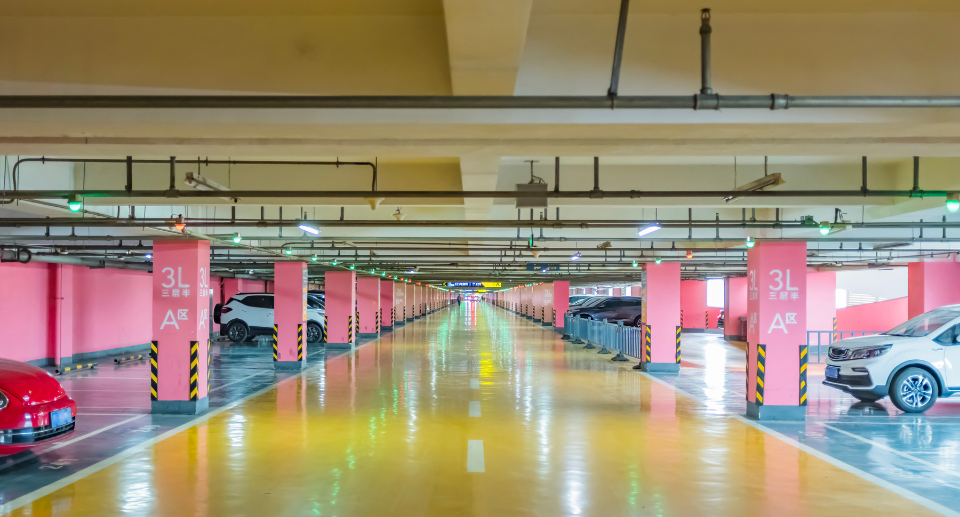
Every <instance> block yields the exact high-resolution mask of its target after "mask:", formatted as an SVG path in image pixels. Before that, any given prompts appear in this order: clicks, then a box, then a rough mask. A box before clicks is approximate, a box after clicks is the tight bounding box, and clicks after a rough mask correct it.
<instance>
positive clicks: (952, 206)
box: [947, 192, 960, 212]
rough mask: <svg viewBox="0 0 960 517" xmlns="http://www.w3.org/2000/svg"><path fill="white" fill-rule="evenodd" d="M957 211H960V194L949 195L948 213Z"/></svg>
mask: <svg viewBox="0 0 960 517" xmlns="http://www.w3.org/2000/svg"><path fill="white" fill-rule="evenodd" d="M957 210H960V193H957V192H954V193H952V194H947V211H949V212H956V211H957Z"/></svg>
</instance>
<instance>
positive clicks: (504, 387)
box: [13, 303, 935, 517]
mask: <svg viewBox="0 0 960 517" xmlns="http://www.w3.org/2000/svg"><path fill="white" fill-rule="evenodd" d="M704 339H706V338H704ZM714 344H716V345H717V347H719V348H711V346H712V345H714ZM701 345H702V346H700V347H699V351H695V350H694V349H696V348H698V347H697V346H694V343H692V342H691V345H690V347H689V354H688V353H687V350H688V349H685V357H688V358H689V359H690V361H691V365H690V366H688V367H687V368H685V369H684V372H683V373H682V374H681V375H679V376H664V377H657V378H655V377H652V376H647V375H644V374H640V373H639V372H637V371H634V370H632V369H630V366H631V365H632V364H634V363H613V362H611V361H610V360H609V356H603V355H598V354H597V353H596V351H593V352H591V351H587V350H582V349H580V348H579V347H576V346H573V345H570V344H568V343H566V342H564V341H561V340H560V338H559V335H557V334H555V333H554V332H552V330H550V329H544V328H542V327H540V326H539V325H534V324H533V323H531V322H529V321H528V320H526V319H523V318H521V317H519V316H517V315H515V314H513V313H509V312H506V311H504V310H501V309H498V308H494V307H490V306H488V305H483V304H473V303H465V304H464V305H463V306H462V307H460V308H456V306H454V308H452V309H448V310H441V311H438V312H435V313H433V314H431V315H430V316H428V317H426V318H424V319H422V320H418V321H416V322H412V323H409V324H407V325H406V326H405V327H400V328H399V329H398V330H396V331H395V332H393V333H390V334H386V335H385V336H383V337H382V338H381V339H380V340H378V341H375V342H372V343H370V344H367V345H365V346H363V347H361V348H359V349H358V350H357V351H355V352H353V353H350V354H344V355H340V356H337V357H333V356H331V357H329V358H327V360H326V361H325V362H323V363H321V364H319V365H318V366H316V367H314V368H312V369H310V370H307V371H305V372H304V373H303V374H301V375H297V376H293V377H290V378H287V379H284V380H280V383H279V385H278V386H276V388H274V389H270V390H268V391H266V392H264V393H263V394H262V395H259V396H255V397H252V398H250V399H249V400H246V401H245V402H243V403H241V404H239V405H237V406H235V407H229V406H227V409H224V410H220V411H219V412H217V411H214V412H212V413H211V414H212V416H210V417H209V418H207V419H205V420H202V421H200V422H199V423H197V424H196V425H193V426H191V427H189V428H187V429H186V430H184V431H182V432H179V433H176V434H174V435H172V436H171V437H169V438H167V439H164V440H162V441H159V442H158V443H156V444H153V445H149V446H143V445H140V446H138V447H134V448H132V449H128V451H129V452H127V453H126V455H125V456H124V457H122V458H119V459H118V460H117V461H114V462H113V463H112V464H110V465H107V466H105V467H103V468H100V469H99V470H96V471H86V472H85V471H78V472H77V473H76V474H75V475H74V477H75V478H76V480H75V481H74V480H73V479H65V480H64V481H73V482H72V483H69V484H64V483H61V484H64V486H62V487H60V486H57V485H55V486H51V487H50V491H49V494H46V495H44V496H42V497H39V498H37V499H36V500H35V501H33V502H31V503H30V504H28V505H26V506H23V507H21V508H18V509H16V510H14V512H13V515H43V516H53V515H80V516H88V515H89V516H93V515H96V516H105V515H164V516H166V515H169V516H180V515H230V516H233V515H283V516H300V515H321V516H389V515H397V516H401V515H402V516H408V515H429V516H453V515H482V516H498V517H499V516H511V515H537V516H563V515H597V516H619V515H731V516H732V515H736V516H741V515H778V516H783V515H850V514H858V513H860V514H863V515H868V514H869V515H903V514H909V515H935V513H934V512H933V511H931V510H930V509H929V508H928V507H925V506H924V505H922V504H921V503H919V502H916V501H913V500H910V499H908V498H906V497H904V496H903V495H900V494H898V493H895V492H893V491H891V490H888V489H886V488H882V487H881V486H879V485H878V484H876V483H874V482H871V481H868V480H866V479H864V477H862V476H858V475H855V474H854V473H851V472H850V471H849V469H844V468H843V467H842V466H838V465H837V464H832V463H830V462H828V461H825V460H824V459H822V458H820V457H817V456H815V455H813V454H810V453H808V452H804V451H802V450H800V449H798V448H797V447H794V446H792V445H790V444H789V443H787V442H785V441H783V440H781V439H779V438H777V437H776V436H774V435H772V434H770V433H767V432H764V431H763V430H762V429H758V428H757V427H755V426H751V425H749V423H747V422H745V421H743V420H741V419H739V418H738V417H736V415H735V411H736V404H739V403H740V402H739V401H738V400H737V397H739V398H740V401H742V392H740V393H739V395H738V394H737V389H742V385H743V379H742V372H740V377H739V381H737V375H738V373H737V370H736V368H737V366H738V365H740V367H741V369H742V361H740V362H739V363H738V362H737V360H736V358H734V357H733V356H732V355H728V354H735V349H733V348H732V347H729V346H725V345H723V344H722V343H714V342H709V343H706V344H701ZM708 345H710V346H708ZM687 384H690V386H687ZM688 387H689V388H690V389H689V390H688ZM694 388H696V390H698V391H696V392H694ZM678 389H681V390H684V391H685V392H689V393H690V394H691V396H689V397H688V396H685V395H682V394H679V393H678V391H677V390H678ZM797 425H801V426H803V424H797ZM801 432H802V430H801Z"/></svg>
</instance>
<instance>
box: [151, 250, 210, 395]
mask: <svg viewBox="0 0 960 517" xmlns="http://www.w3.org/2000/svg"><path fill="white" fill-rule="evenodd" d="M210 294H211V292H210V242H209V241H200V240H176V241H165V240H156V241H154V243H153V327H152V330H153V343H152V345H153V346H152V347H151V411H152V412H154V413H188V414H194V413H199V412H201V411H204V410H206V409H207V406H208V398H207V388H208V385H207V355H208V354H207V351H208V347H209V343H210V325H209V318H210V314H209V311H210Z"/></svg>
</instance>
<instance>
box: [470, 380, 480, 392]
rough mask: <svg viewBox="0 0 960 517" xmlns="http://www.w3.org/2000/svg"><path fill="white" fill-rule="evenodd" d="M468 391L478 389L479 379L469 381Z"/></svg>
mask: <svg viewBox="0 0 960 517" xmlns="http://www.w3.org/2000/svg"><path fill="white" fill-rule="evenodd" d="M470 389H472V390H478V389H480V379H470Z"/></svg>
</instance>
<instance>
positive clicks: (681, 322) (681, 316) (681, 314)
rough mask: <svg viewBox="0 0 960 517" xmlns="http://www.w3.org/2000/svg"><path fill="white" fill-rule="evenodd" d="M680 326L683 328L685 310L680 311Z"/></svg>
mask: <svg viewBox="0 0 960 517" xmlns="http://www.w3.org/2000/svg"><path fill="white" fill-rule="evenodd" d="M680 326H681V327H682V326H683V309H680Z"/></svg>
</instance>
